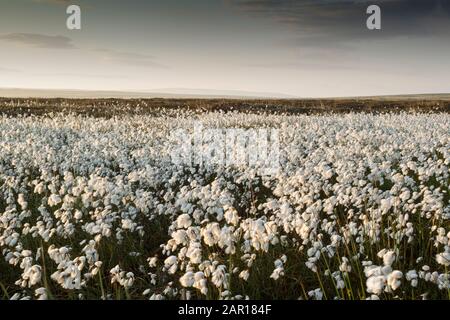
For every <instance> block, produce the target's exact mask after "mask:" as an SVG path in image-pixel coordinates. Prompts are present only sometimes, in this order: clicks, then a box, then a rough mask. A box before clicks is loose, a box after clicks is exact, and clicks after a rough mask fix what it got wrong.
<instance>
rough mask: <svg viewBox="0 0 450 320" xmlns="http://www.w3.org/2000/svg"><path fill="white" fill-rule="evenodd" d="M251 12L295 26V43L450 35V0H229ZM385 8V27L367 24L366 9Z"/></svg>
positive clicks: (383, 18) (318, 43) (244, 10)
mask: <svg viewBox="0 0 450 320" xmlns="http://www.w3.org/2000/svg"><path fill="white" fill-rule="evenodd" d="M230 1H231V3H232V5H234V6H235V7H236V8H238V9H239V10H240V11H242V12H245V13H246V14H249V15H254V16H260V17H266V18H268V19H272V20H275V21H278V22H279V23H282V24H284V25H286V26H288V27H290V28H293V29H294V31H295V32H296V34H297V35H298V39H297V40H293V41H294V44H296V42H297V41H298V42H300V43H302V44H307V45H312V46H321V45H323V44H328V43H330V42H332V43H336V42H343V41H344V42H345V41H359V40H361V39H364V38H367V37H369V36H370V37H371V38H370V39H386V38H392V37H398V36H407V37H427V36H433V37H436V36H439V37H445V38H447V39H449V38H450V31H449V30H450V28H449V27H450V0H426V1H424V0H375V1H373V0H372V1H365V0H359V1H356V0H230ZM370 4H377V5H379V6H380V7H381V9H382V30H379V31H370V30H368V29H367V28H366V19H367V14H366V9H367V7H368V6H369V5H370Z"/></svg>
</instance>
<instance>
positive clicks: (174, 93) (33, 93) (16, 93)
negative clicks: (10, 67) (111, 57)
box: [0, 88, 295, 99]
mask: <svg viewBox="0 0 450 320" xmlns="http://www.w3.org/2000/svg"><path fill="white" fill-rule="evenodd" d="M0 97H5V98H69V99H83V98H85V99H94V98H116V99H133V98H134V99H139V98H164V99H176V98H186V99H258V98H274V99H293V98H295V97H294V96H289V95H285V94H281V93H270V92H267V93H264V92H247V91H239V90H209V89H160V90H149V91H146V92H132V91H89V90H51V89H19V88H11V89H9V88H0Z"/></svg>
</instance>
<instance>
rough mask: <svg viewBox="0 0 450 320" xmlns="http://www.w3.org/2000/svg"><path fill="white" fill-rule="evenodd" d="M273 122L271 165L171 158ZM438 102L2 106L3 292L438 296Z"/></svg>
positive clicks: (442, 268)
mask: <svg viewBox="0 0 450 320" xmlns="http://www.w3.org/2000/svg"><path fill="white" fill-rule="evenodd" d="M195 123H201V124H202V125H203V126H204V127H211V128H220V129H224V130H226V128H270V129H277V130H278V133H279V143H280V144H279V147H280V158H279V161H280V169H279V171H278V172H277V173H276V174H271V175H262V174H259V172H258V170H254V168H251V167H247V166H246V165H239V166H236V165H234V166H224V167H218V166H201V165H191V166H189V165H179V164H174V163H173V161H172V158H171V150H172V149H171V148H172V146H173V141H172V140H173V139H171V133H173V132H174V131H176V130H178V129H186V130H191V129H192V127H193V126H194V124H195ZM449 165H450V114H449V113H422V114H420V113H395V114H393V113H385V114H368V113H348V114H339V115H332V114H328V115H327V114H323V115H288V114H270V115H269V114H258V113H252V114H250V113H240V112H230V113H223V112H204V113H198V112H182V111H174V110H172V111H170V112H169V111H168V112H161V113H159V114H153V115H133V114H126V113H124V114H123V115H115V116H113V117H108V118H106V117H105V118H104V117H97V116H96V117H93V116H87V115H82V114H70V113H69V114H68V113H64V114H63V113H55V114H43V115H38V116H33V115H28V116H23V115H18V116H14V115H4V116H1V117H0V249H1V251H0V252H1V259H0V270H1V271H0V298H1V299H304V300H308V299H309V300H321V299H339V300H341V299H342V300H344V299H363V300H364V299H372V300H375V299H449V298H450V205H449V199H450V196H449V181H450V175H449Z"/></svg>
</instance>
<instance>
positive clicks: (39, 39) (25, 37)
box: [0, 33, 76, 49]
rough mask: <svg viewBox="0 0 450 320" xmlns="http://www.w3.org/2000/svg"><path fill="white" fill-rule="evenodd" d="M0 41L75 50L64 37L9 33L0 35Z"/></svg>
mask: <svg viewBox="0 0 450 320" xmlns="http://www.w3.org/2000/svg"><path fill="white" fill-rule="evenodd" d="M0 40H3V41H9V42H13V43H18V44H22V45H25V46H30V47H35V48H45V49H75V48H76V47H75V46H74V45H73V44H72V39H70V38H68V37H64V36H49V35H44V34H37V33H10V34H5V35H0Z"/></svg>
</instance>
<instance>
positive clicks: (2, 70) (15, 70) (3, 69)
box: [0, 67, 20, 73]
mask: <svg viewBox="0 0 450 320" xmlns="http://www.w3.org/2000/svg"><path fill="white" fill-rule="evenodd" d="M0 72H8V73H16V72H20V70H17V69H12V68H4V67H0Z"/></svg>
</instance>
